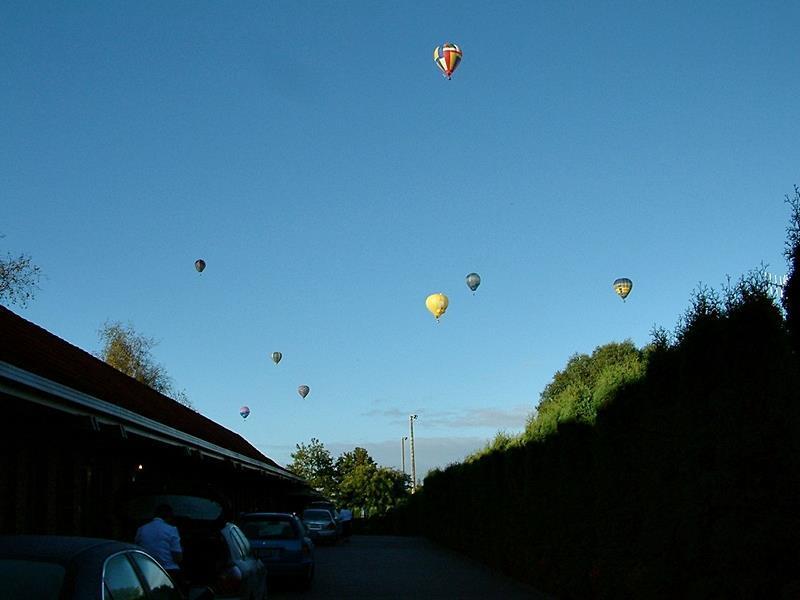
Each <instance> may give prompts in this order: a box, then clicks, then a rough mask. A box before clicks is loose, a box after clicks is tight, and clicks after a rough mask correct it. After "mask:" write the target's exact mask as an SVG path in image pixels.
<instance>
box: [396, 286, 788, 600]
mask: <svg viewBox="0 0 800 600" xmlns="http://www.w3.org/2000/svg"><path fill="white" fill-rule="evenodd" d="M797 365H798V363H797V358H796V356H795V355H794V354H793V352H792V345H791V337H790V335H789V333H788V330H787V328H786V326H785V323H784V319H783V315H782V313H781V311H780V309H779V308H778V307H777V306H776V305H775V303H774V301H773V299H772V297H771V295H770V293H769V290H768V289H767V286H766V284H765V283H764V282H763V281H760V280H758V278H756V277H751V278H749V279H748V278H746V279H744V280H743V281H742V282H741V283H739V284H738V285H736V286H734V287H733V288H732V289H730V290H727V292H726V293H725V294H724V295H723V297H722V298H719V297H717V296H716V295H715V294H713V293H709V292H707V291H702V290H701V291H700V292H699V293H698V294H697V295H696V296H695V298H694V300H693V303H692V306H691V308H690V309H689V311H687V314H686V315H685V316H684V319H683V321H682V323H681V325H680V326H679V328H678V330H677V332H676V335H675V336H674V339H673V340H672V341H671V342H670V343H660V344H658V345H656V347H655V349H654V350H652V351H651V353H650V355H649V360H648V364H647V369H646V371H645V373H644V374H643V375H642V376H641V377H639V379H637V380H634V381H629V382H628V383H626V384H625V385H624V386H622V387H621V388H619V389H618V390H617V392H616V394H615V396H614V397H613V399H611V400H609V401H607V402H605V403H604V405H603V406H602V407H601V408H600V409H599V411H598V413H597V418H596V421H595V422H594V424H592V423H587V422H581V421H573V422H562V423H560V424H559V426H558V428H557V430H556V431H555V432H554V433H553V434H551V435H549V436H547V437H545V438H544V439H541V440H538V441H531V442H528V443H525V444H521V445H518V446H511V447H508V448H506V449H504V450H499V451H496V452H490V453H487V454H485V455H483V456H482V457H480V458H477V459H475V460H473V461H471V462H466V463H461V464H457V465H453V466H451V467H449V468H447V469H445V470H444V471H438V472H434V473H433V474H431V475H430V476H428V477H427V478H426V480H425V482H424V488H423V490H422V492H421V493H419V494H417V495H416V496H415V497H414V498H413V499H412V501H411V502H410V503H409V504H408V505H407V506H406V507H405V508H404V510H403V511H398V512H396V513H395V514H393V515H391V516H390V518H391V519H390V520H391V523H392V527H393V529H394V530H396V531H407V532H415V531H422V532H425V533H426V534H427V535H429V536H430V537H432V538H433V539H435V540H437V541H438V542H441V543H443V544H445V545H448V546H451V547H453V548H455V549H458V550H460V551H463V552H465V553H467V554H469V555H471V556H473V557H475V558H478V559H480V560H483V561H485V562H486V563H488V564H490V565H492V566H494V567H496V568H498V569H501V570H504V571H506V572H508V573H511V574H513V575H516V576H517V577H519V578H522V579H525V580H527V581H529V582H531V583H532V584H534V585H536V586H538V587H539V588H542V589H545V590H549V591H552V592H554V593H555V594H557V595H558V596H559V597H563V598H570V597H574V598H583V597H595V598H619V597H637V598H641V597H648V598H650V597H652V598H658V597H664V598H667V597H670V598H673V597H696V598H710V597H715V598H754V597H780V595H781V594H782V593H783V594H789V593H790V592H789V591H788V590H792V589H794V588H793V587H792V586H793V585H797V581H798V580H800V568H799V567H800V403H798V399H800V377H798V366H797Z"/></svg>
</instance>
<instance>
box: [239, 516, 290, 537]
mask: <svg viewBox="0 0 800 600" xmlns="http://www.w3.org/2000/svg"><path fill="white" fill-rule="evenodd" d="M241 527H242V531H244V534H245V535H246V536H247V537H248V538H250V539H251V540H293V539H296V538H297V537H298V533H297V531H296V530H295V527H294V525H293V523H292V522H291V520H289V519H248V520H247V521H245V522H243V523H242V524H241Z"/></svg>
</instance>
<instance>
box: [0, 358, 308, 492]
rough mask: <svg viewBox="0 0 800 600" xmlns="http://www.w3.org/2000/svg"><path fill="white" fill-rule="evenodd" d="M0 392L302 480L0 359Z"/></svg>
mask: <svg viewBox="0 0 800 600" xmlns="http://www.w3.org/2000/svg"><path fill="white" fill-rule="evenodd" d="M0 392H3V393H5V394H8V395H10V396H14V397H18V398H20V399H23V400H27V401H29V402H34V403H38V404H42V405H45V406H48V407H50V408H54V409H56V410H60V411H63V412H67V413H70V414H75V415H85V416H87V417H89V418H92V419H95V420H96V421H97V422H98V423H100V424H108V425H122V426H123V427H124V428H125V430H126V431H127V432H129V433H133V434H136V435H140V436H142V437H148V438H152V439H156V440H159V441H161V442H163V443H167V444H171V445H176V446H184V447H187V448H191V449H194V450H196V451H198V452H200V453H201V454H203V455H205V456H209V457H212V458H217V459H221V460H230V461H233V462H235V463H238V464H239V465H241V466H242V467H245V468H249V469H255V470H259V471H263V472H265V473H267V474H269V475H272V476H274V477H279V478H281V479H287V480H293V481H296V482H298V483H304V480H303V479H302V478H300V477H298V476H296V475H295V474H294V473H291V472H290V471H287V470H285V469H282V468H280V467H276V466H274V465H272V464H269V463H267V462H265V461H260V460H257V459H255V458H253V457H250V456H245V455H244V454H241V453H239V452H236V451H233V450H230V449H227V448H223V447H221V446H219V445H217V444H214V443H212V442H209V441H207V440H204V439H202V438H200V437H197V436H194V435H191V434H189V433H186V432H184V431H181V430H179V429H176V428H174V427H170V426H168V425H165V424H163V423H161V422H159V421H156V420H154V419H151V418H148V417H144V416H142V415H140V414H138V413H136V412H134V411H131V410H128V409H126V408H123V407H120V406H118V405H116V404H113V403H111V402H107V401H105V400H101V399H99V398H95V397H93V396H90V395H89V394H86V393H84V392H80V391H78V390H74V389H72V388H70V387H67V386H65V385H63V384H60V383H58V382H55V381H51V380H50V379H47V378H45V377H42V376H40V375H37V374H35V373H30V372H28V371H26V370H24V369H20V368H19V367H16V366H14V365H11V364H8V363H7V362H4V361H0Z"/></svg>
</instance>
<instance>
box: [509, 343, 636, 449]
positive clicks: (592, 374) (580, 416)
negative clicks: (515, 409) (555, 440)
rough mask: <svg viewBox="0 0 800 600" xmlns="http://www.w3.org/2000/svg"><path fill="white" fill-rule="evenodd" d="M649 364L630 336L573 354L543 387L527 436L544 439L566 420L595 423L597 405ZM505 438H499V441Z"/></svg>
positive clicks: (530, 420) (526, 431) (533, 438)
mask: <svg viewBox="0 0 800 600" xmlns="http://www.w3.org/2000/svg"><path fill="white" fill-rule="evenodd" d="M646 364H647V360H646V353H645V352H644V351H642V350H639V349H637V348H636V346H635V345H634V344H633V342H631V341H630V340H627V341H625V342H621V343H616V342H612V343H609V344H605V345H603V346H598V347H597V348H595V350H594V352H592V354H591V356H589V355H587V354H575V355H573V356H572V357H571V358H570V359H569V361H568V362H567V366H566V367H564V369H563V370H562V371H558V372H557V373H556V374H555V375H554V376H553V380H552V381H551V382H550V383H548V384H547V386H546V387H545V388H544V390H543V391H542V393H541V397H540V402H539V406H538V407H537V412H536V413H535V414H534V415H532V416H531V417H530V419H529V420H528V424H527V427H526V430H525V436H524V437H525V438H526V439H532V440H538V439H543V438H544V437H546V436H547V435H550V434H551V433H553V432H554V431H555V430H556V429H557V427H558V424H559V423H562V422H567V421H579V422H582V423H594V420H595V417H596V415H597V409H598V408H599V407H601V406H603V405H604V404H606V403H607V402H609V401H610V400H611V399H612V398H613V396H614V394H615V393H616V392H617V390H618V389H619V388H621V387H622V386H624V385H625V384H627V383H630V382H632V381H635V380H637V379H638V378H639V377H641V376H642V374H643V373H644V371H645V368H646ZM503 442H504V440H502V439H499V440H496V444H497V443H500V444H502V443H503ZM506 445H508V444H507V443H506Z"/></svg>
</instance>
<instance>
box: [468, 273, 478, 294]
mask: <svg viewBox="0 0 800 600" xmlns="http://www.w3.org/2000/svg"><path fill="white" fill-rule="evenodd" d="M480 284H481V276H480V275H478V274H477V273H470V274H469V275H467V287H469V289H471V290H472V292H473V293H475V290H477V289H478V286H479V285H480Z"/></svg>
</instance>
